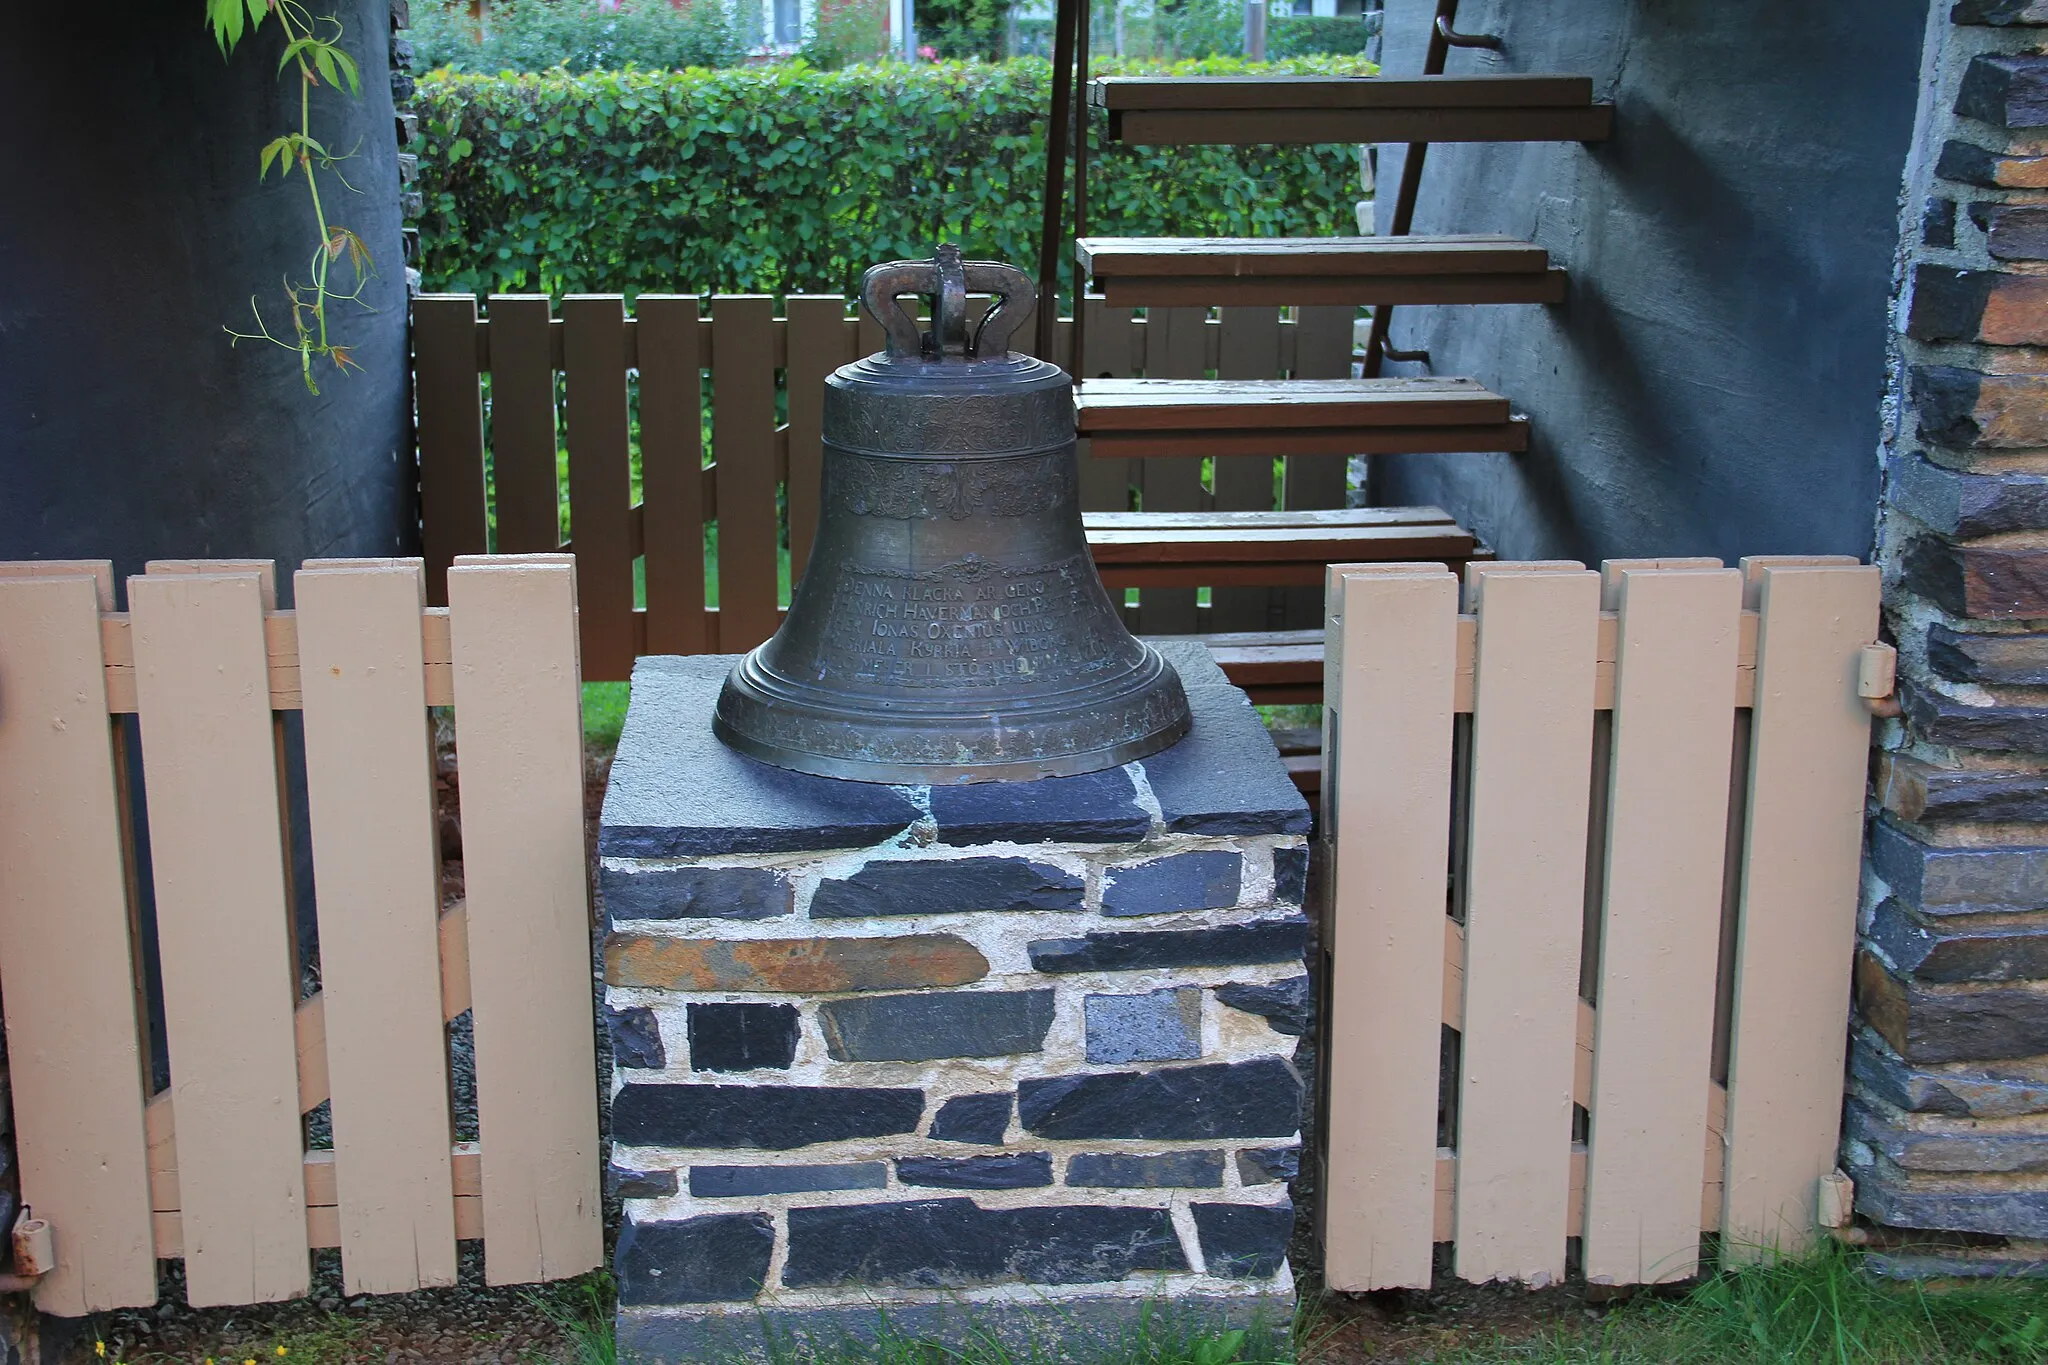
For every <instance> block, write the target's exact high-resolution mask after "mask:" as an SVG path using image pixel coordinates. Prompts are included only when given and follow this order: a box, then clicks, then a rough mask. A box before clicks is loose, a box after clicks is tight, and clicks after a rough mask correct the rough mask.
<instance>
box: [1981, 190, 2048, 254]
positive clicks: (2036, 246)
mask: <svg viewBox="0 0 2048 1365" xmlns="http://www.w3.org/2000/svg"><path fill="white" fill-rule="evenodd" d="M1970 217H1971V218H1972V219H1973V220H1975V222H1976V223H1977V225H1978V226H1979V227H1981V228H1983V229H1984V245H1985V246H1986V248H1988V249H1989V250H1990V252H1991V256H1992V259H1994V260H2000V261H2039V260H2048V207H2044V206H2043V205H2040V204H1987V203H1976V204H1972V205H1970Z"/></svg>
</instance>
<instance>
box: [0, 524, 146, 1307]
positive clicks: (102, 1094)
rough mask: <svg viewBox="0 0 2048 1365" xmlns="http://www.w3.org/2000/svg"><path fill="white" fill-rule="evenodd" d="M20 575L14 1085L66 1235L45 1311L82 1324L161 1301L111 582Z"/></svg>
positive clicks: (0, 693) (20, 1118) (9, 939)
mask: <svg viewBox="0 0 2048 1365" xmlns="http://www.w3.org/2000/svg"><path fill="white" fill-rule="evenodd" d="M41 567H45V566H35V568H41ZM102 570H104V571H105V573H106V575H108V577H107V578H106V580H105V581H106V583H107V587H105V588H103V587H102V586H101V579H102V573H101V571H102ZM34 571H35V569H34V568H32V569H31V570H30V572H34ZM22 572H23V569H22V566H20V565H13V564H0V869H4V872H0V973H4V975H5V984H6V990H5V996H4V1003H5V1007H6V1020H7V1041H8V1045H9V1066H10V1068H11V1069H10V1073H9V1077H8V1083H9V1086H10V1088H11V1091H12V1097H13V1099H12V1104H13V1115H14V1134H15V1144H16V1154H17V1156H18V1158H19V1160H20V1162H21V1189H22V1196H23V1198H24V1199H25V1200H26V1201H27V1202H28V1203H30V1204H32V1205H33V1206H34V1208H35V1211H36V1214H37V1216H38V1217H41V1218H45V1219H48V1220H49V1221H50V1222H51V1223H53V1224H54V1225H55V1226H56V1227H57V1228H58V1229H59V1234H58V1237H57V1239H56V1246H57V1256H58V1261H57V1266H56V1268H55V1269H54V1270H52V1271H51V1272H50V1273H49V1274H48V1275H47V1276H45V1277H44V1278H43V1279H42V1281H41V1282H40V1283H39V1284H37V1285H36V1288H35V1302H36V1307H38V1308H40V1309H42V1310H43V1311H44V1312H46V1313H55V1314H58V1315H60V1316H63V1317H78V1316H80V1315H82V1314H85V1313H88V1312H100V1311H103V1310H106V1309H110V1308H134V1307H141V1306H143V1305H146V1304H151V1303H154V1302H156V1257H155V1253H154V1252H153V1251H152V1250H151V1244H150V1216H149V1214H150V1210H149V1177H148V1151H147V1147H146V1145H145V1141H144V1135H143V1122H142V1102H143V1075H142V1068H143V1058H142V1049H141V1042H140V1039H141V1026H142V1021H141V1018H140V1016H139V1013H138V1010H137V1000H136V990H135V959H134V943H133V940H132V938H131V932H130V926H129V900H128V879H127V873H126V863H125V859H124V849H123V847H122V844H123V838H122V832H123V815H122V810H121V793H120V789H119V787H118V786H117V784H116V781H115V766H114V748H113V742H112V741H113V731H112V730H111V729H110V728H109V724H108V718H107V697H106V671H105V668H104V666H103V660H102V656H101V653H100V609H101V606H102V603H103V601H104V600H105V599H108V598H110V597H111V591H110V588H111V577H110V576H111V568H110V567H108V566H104V565H92V566H83V565H79V566H73V574H74V575H78V574H89V575H90V576H71V577H62V578H59V577H44V576H40V575H38V576H37V577H33V578H27V577H23V578H16V577H15V575H17V574H19V573H22ZM108 604H109V605H110V603H108ZM82 1081H84V1082H85V1083H81V1082H82Z"/></svg>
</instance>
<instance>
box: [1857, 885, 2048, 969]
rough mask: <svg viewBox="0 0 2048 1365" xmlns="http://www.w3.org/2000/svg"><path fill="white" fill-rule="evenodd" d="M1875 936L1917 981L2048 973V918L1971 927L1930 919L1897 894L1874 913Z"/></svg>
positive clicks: (1896, 963)
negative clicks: (1914, 912)
mask: <svg viewBox="0 0 2048 1365" xmlns="http://www.w3.org/2000/svg"><path fill="white" fill-rule="evenodd" d="M1869 937H1870V940H1871V942H1873V943H1874V944H1876V946H1877V947H1878V948H1879V949H1881V950H1882V951H1883V953H1884V955H1885V956H1886V957H1887V958H1889V959H1890V960H1891V962H1892V964H1893V966H1894V967H1895V968H1897V969H1898V970H1899V971H1900V972H1901V973H1903V974H1904V975H1906V976H1908V977H1911V978H1912V979H1913V980H1915V981H1928V982H1939V983H1947V982H1958V981H2035V980H2041V979H2048V921H2038V922H2035V923H2032V924H2012V923H2003V924H2000V925H1998V926H1996V927H1994V928H1986V929H1968V928H1964V927H1959V926H1958V925H1957V924H1955V923H1953V922H1951V923H1947V924H1944V923H1940V922H1936V923H1934V924H1931V925H1930V924H1926V923H1923V922H1921V921H1920V920H1918V919H1916V918H1914V916H1913V915H1912V914H1911V913H1909V912H1908V911H1907V909H1906V908H1905V906H1903V905H1901V904H1900V903H1899V902H1898V900H1897V898H1895V897H1889V896H1888V897H1886V898H1885V899H1884V901H1883V902H1881V903H1880V904H1879V905H1878V907H1877V909H1876V910H1875V911H1873V912H1872V914H1871V925H1870V931H1869Z"/></svg>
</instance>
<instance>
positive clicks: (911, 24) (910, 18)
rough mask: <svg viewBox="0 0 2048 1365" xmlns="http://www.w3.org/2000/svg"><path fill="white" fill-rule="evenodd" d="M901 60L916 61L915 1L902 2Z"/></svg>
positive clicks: (904, 0) (905, 0)
mask: <svg viewBox="0 0 2048 1365" xmlns="http://www.w3.org/2000/svg"><path fill="white" fill-rule="evenodd" d="M903 60H904V61H906V62H914V61H916V60H917V0H903Z"/></svg>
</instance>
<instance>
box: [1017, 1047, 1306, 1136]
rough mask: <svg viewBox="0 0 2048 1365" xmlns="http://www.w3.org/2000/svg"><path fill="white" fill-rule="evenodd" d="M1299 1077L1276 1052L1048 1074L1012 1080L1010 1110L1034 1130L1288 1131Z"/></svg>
mask: <svg viewBox="0 0 2048 1365" xmlns="http://www.w3.org/2000/svg"><path fill="white" fill-rule="evenodd" d="M1301 1100H1302V1082H1301V1077H1300V1075H1299V1074H1297V1073H1296V1071H1295V1070H1294V1068H1293V1067H1292V1066H1291V1065H1289V1064H1288V1063H1287V1062H1285V1061H1282V1060H1281V1059H1280V1058H1278V1057H1261V1058H1257V1059H1255V1060H1253V1061H1249V1062H1221V1063H1212V1064H1210V1065H1207V1066H1177V1067H1162V1068H1160V1069H1159V1070H1156V1071H1111V1072H1102V1073H1098V1074H1095V1075H1079V1076H1048V1077H1044V1078H1041V1079H1036V1080H1027V1081H1022V1082H1019V1083H1018V1086H1017V1115H1018V1117H1019V1118H1020V1119H1021V1120H1022V1121H1023V1124H1024V1130H1025V1131H1026V1132H1028V1133H1034V1134H1036V1135H1038V1136H1039V1137H1043V1138H1053V1139H1066V1138H1147V1139H1151V1140H1154V1141H1160V1140H1174V1141H1189V1142H1202V1141H1213V1140H1214V1139H1217V1138H1247V1137H1250V1138H1259V1137H1292V1136H1293V1135H1294V1133H1295V1130H1296V1129H1297V1128H1299V1127H1300V1125H1301Z"/></svg>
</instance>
